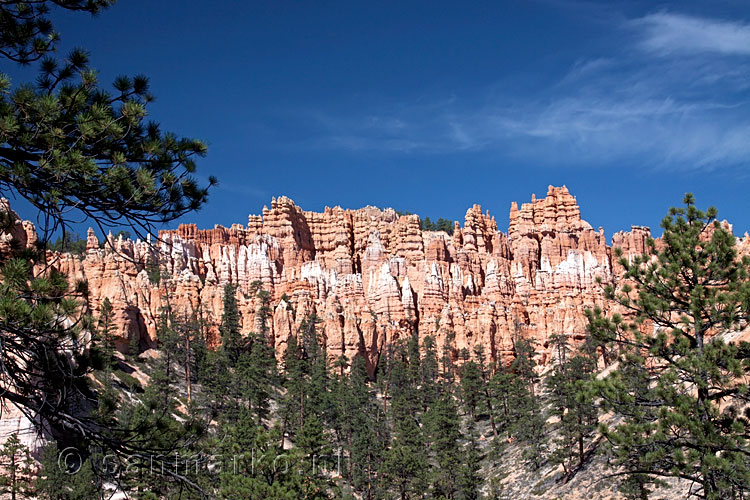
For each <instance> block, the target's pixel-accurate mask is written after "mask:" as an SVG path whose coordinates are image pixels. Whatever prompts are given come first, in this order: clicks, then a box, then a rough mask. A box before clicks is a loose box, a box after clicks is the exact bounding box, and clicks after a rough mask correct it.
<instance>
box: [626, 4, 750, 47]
mask: <svg viewBox="0 0 750 500" xmlns="http://www.w3.org/2000/svg"><path fill="white" fill-rule="evenodd" d="M628 24H629V25H630V26H631V27H632V28H634V29H635V30H636V31H637V32H638V33H639V36H641V37H642V39H641V41H640V46H641V47H642V48H643V49H645V50H647V51H649V52H654V53H657V54H660V55H669V54H673V53H720V54H735V55H750V24H746V23H741V22H736V21H724V20H719V19H708V18H701V17H692V16H686V15H682V14H675V13H669V12H658V13H654V14H649V15H647V16H644V17H641V18H639V19H635V20H632V21H629V22H628Z"/></svg>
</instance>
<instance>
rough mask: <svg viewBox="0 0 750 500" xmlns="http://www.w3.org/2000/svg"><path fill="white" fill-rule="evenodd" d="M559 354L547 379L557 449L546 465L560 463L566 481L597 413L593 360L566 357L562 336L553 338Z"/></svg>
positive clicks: (582, 454)
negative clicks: (556, 430)
mask: <svg viewBox="0 0 750 500" xmlns="http://www.w3.org/2000/svg"><path fill="white" fill-rule="evenodd" d="M552 342H553V343H555V344H556V347H557V350H558V352H559V353H560V355H559V359H558V364H557V365H556V366H555V370H554V372H553V374H552V375H551V376H550V377H549V378H548V379H547V387H548V388H549V391H550V406H551V411H550V413H551V414H552V415H554V416H556V417H558V418H559V420H560V423H559V425H558V433H557V434H558V437H557V439H556V443H555V444H556V445H557V448H556V449H555V451H554V452H553V453H552V455H551V456H550V462H552V463H554V464H562V466H563V470H564V471H565V478H566V480H569V479H570V477H571V476H572V474H573V472H574V470H573V467H574V465H575V466H577V467H578V468H580V467H582V466H583V463H584V460H585V458H586V454H585V447H586V441H587V440H588V438H589V437H590V435H591V434H592V433H593V431H594V429H596V424H597V421H598V417H599V413H598V408H597V406H596V404H595V401H594V399H595V398H594V391H593V389H592V384H593V382H594V371H595V369H596V360H595V359H592V358H591V357H589V356H586V355H582V354H576V355H575V356H570V355H568V354H567V351H568V345H567V339H566V338H565V336H563V335H560V336H553V338H552Z"/></svg>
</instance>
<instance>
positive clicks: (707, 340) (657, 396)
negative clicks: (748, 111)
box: [587, 194, 750, 499]
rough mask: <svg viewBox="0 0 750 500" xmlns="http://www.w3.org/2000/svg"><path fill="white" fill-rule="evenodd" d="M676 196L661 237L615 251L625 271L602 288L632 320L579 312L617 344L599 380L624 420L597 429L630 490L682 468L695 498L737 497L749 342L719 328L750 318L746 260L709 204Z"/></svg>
mask: <svg viewBox="0 0 750 500" xmlns="http://www.w3.org/2000/svg"><path fill="white" fill-rule="evenodd" d="M684 203H685V207H684V208H672V209H670V211H669V213H668V215H667V216H666V217H665V218H664V220H663V221H662V227H663V228H664V235H663V237H662V245H661V246H659V247H657V245H656V244H655V242H654V241H653V240H651V241H649V242H648V250H649V253H648V254H646V255H643V256H640V257H635V258H631V259H630V261H628V259H625V258H621V259H620V263H621V265H622V266H623V267H624V269H625V276H626V278H627V280H628V281H627V282H626V283H625V284H623V285H622V286H621V287H620V288H619V289H617V290H616V289H614V288H613V287H611V286H608V287H607V288H606V294H607V296H608V297H609V298H610V299H611V300H613V301H615V302H617V303H618V304H620V305H621V306H622V307H624V308H625V309H626V310H627V311H629V314H630V316H629V318H628V319H627V320H625V319H624V318H623V317H621V316H619V315H613V316H612V317H606V316H605V315H604V313H603V312H602V311H601V310H600V309H594V310H591V311H588V313H587V314H588V316H589V324H590V327H589V328H590V330H591V332H592V333H593V334H594V335H595V336H596V337H597V338H598V339H600V341H602V342H604V343H608V344H610V347H611V350H614V349H615V348H616V349H617V352H618V354H619V359H618V361H619V362H620V365H619V368H618V369H617V370H614V371H613V372H612V374H610V375H609V376H608V377H606V379H604V380H603V381H602V382H601V383H600V384H599V390H600V392H601V395H602V397H603V401H604V403H605V404H606V406H607V408H609V409H611V410H613V411H615V412H617V413H618V414H619V415H621V416H622V419H623V420H622V423H619V424H616V425H612V426H602V432H603V434H604V436H605V438H606V439H607V441H608V442H609V444H610V445H611V447H612V449H613V451H614V454H615V457H616V460H617V463H619V464H621V465H622V466H624V467H625V468H626V470H627V471H629V472H630V477H629V480H628V481H627V482H626V483H625V484H624V488H625V489H626V490H627V491H628V494H629V495H631V496H632V497H637V496H638V495H643V494H644V492H645V491H646V490H647V485H648V484H649V483H651V482H654V481H655V480H656V479H658V478H659V477H680V478H683V479H687V480H689V481H692V482H693V483H694V486H693V488H692V494H693V495H695V496H699V497H701V498H710V499H716V498H741V497H744V496H746V495H747V492H748V491H749V490H750V459H749V458H748V451H747V450H748V429H750V425H749V423H748V415H747V412H744V411H743V408H744V407H746V405H747V404H748V389H747V383H746V377H747V374H748V371H750V361H749V359H750V356H749V355H748V353H749V352H750V349H749V346H748V345H747V344H746V343H740V344H739V345H738V344H727V343H725V341H724V339H723V338H722V335H721V334H722V333H723V332H726V331H728V330H731V329H735V328H737V327H738V326H741V325H743V324H745V323H744V322H745V321H746V318H747V317H748V311H750V280H749V274H748V273H749V269H750V262H749V261H748V259H747V258H744V257H743V258H740V257H738V255H737V250H736V249H735V238H734V237H733V236H732V235H731V234H730V233H729V232H728V231H726V230H725V229H724V228H723V227H722V226H721V224H719V223H718V221H716V210H715V209H714V208H709V209H708V210H707V211H705V212H703V211H701V210H699V209H697V208H696V207H695V202H694V199H693V197H692V195H690V194H688V195H686V196H685V199H684ZM617 253H618V255H621V253H620V252H617Z"/></svg>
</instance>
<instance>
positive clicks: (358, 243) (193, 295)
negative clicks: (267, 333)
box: [0, 186, 750, 369]
mask: <svg viewBox="0 0 750 500" xmlns="http://www.w3.org/2000/svg"><path fill="white" fill-rule="evenodd" d="M1 210H4V211H6V212H7V213H10V212H9V211H10V207H9V206H8V203H7V201H0V211H1ZM14 221H15V222H14V225H13V227H12V237H14V238H16V239H17V240H19V241H22V242H24V244H29V241H33V239H34V238H35V235H34V233H33V228H31V231H29V226H28V225H24V223H23V222H21V221H20V220H19V219H18V218H17V216H15V218H14ZM649 237H650V232H649V230H648V228H643V227H638V226H634V227H633V229H632V231H630V232H628V233H622V232H621V233H617V234H615V235H614V236H613V238H612V245H613V246H614V247H619V248H621V249H622V251H623V255H624V256H626V257H628V256H633V255H636V254H640V253H642V252H643V251H645V249H646V241H647V239H648V238H649ZM3 238H4V239H3V240H2V241H0V245H2V244H3V242H6V243H5V244H6V245H7V241H9V240H10V236H7V235H3ZM748 240H750V239H749V238H745V239H743V240H740V248H741V249H743V248H746V249H748V250H747V252H748V253H750V243H748ZM109 243H110V244H111V245H112V248H110V247H109V246H106V247H105V248H104V249H100V248H99V241H98V239H97V237H96V235H95V234H94V232H93V231H91V230H90V231H89V232H88V235H87V253H86V255H85V258H83V259H80V258H78V257H73V256H69V255H58V257H57V258H56V260H55V261H54V262H55V264H54V265H55V266H56V267H57V268H59V269H60V270H61V271H63V272H65V273H67V274H69V275H70V276H71V278H72V279H71V282H72V281H74V280H75V279H86V280H88V283H89V289H90V290H91V304H90V306H91V308H92V309H93V310H94V312H96V311H98V307H99V303H100V301H101V300H102V299H103V298H104V297H109V299H110V301H111V302H112V304H113V306H114V309H115V315H116V323H117V325H118V328H119V330H120V334H119V339H120V340H119V343H120V344H121V345H124V343H125V342H127V341H128V339H130V338H132V336H133V335H137V336H138V337H139V339H140V340H141V342H142V344H143V345H144V346H153V345H155V344H156V342H158V339H157V338H156V325H157V322H158V315H159V311H160V309H161V308H162V307H163V306H164V305H166V304H167V298H168V296H169V304H170V306H171V307H173V308H175V309H176V310H177V311H178V312H179V313H180V314H183V315H185V316H191V315H194V316H200V317H202V318H203V319H204V320H205V321H206V322H207V323H208V325H209V333H210V336H211V338H210V339H209V341H210V342H213V343H214V344H215V343H216V342H218V337H217V332H218V330H217V325H218V324H219V322H220V319H221V315H222V294H223V288H224V285H226V284H228V283H232V284H236V285H238V292H237V293H238V295H237V297H238V302H239V309H240V312H241V315H242V329H243V333H249V332H250V331H253V330H254V329H255V328H256V327H257V318H256V317H255V316H256V312H257V309H258V304H257V303H256V302H257V301H256V300H255V299H254V298H253V297H251V296H249V294H250V290H251V288H252V284H253V283H254V282H257V281H259V282H261V283H262V285H263V288H264V289H266V290H268V291H269V292H270V293H271V296H272V301H273V303H272V306H273V317H272V319H271V321H270V322H269V325H270V328H271V335H272V338H271V340H272V342H273V345H274V346H275V348H276V350H277V353H278V354H279V355H282V354H283V352H284V351H285V349H286V343H287V342H288V339H289V337H290V336H291V335H296V332H297V328H298V327H299V325H300V323H301V322H302V320H303V319H304V317H305V316H306V315H309V314H312V313H315V314H317V315H318V316H319V317H320V318H321V319H322V321H323V325H322V326H323V333H322V338H323V339H324V340H325V342H326V344H327V350H328V354H329V356H330V357H331V359H336V358H338V357H339V356H341V355H344V356H346V357H347V358H348V359H349V360H351V359H352V358H353V357H354V356H362V357H363V358H364V359H365V361H366V363H367V366H368V367H369V368H370V369H373V368H374V366H375V365H376V364H377V359H378V356H379V355H380V353H381V352H382V349H383V347H384V345H386V344H388V343H390V342H393V341H394V340H396V339H398V338H402V337H404V336H406V335H409V334H410V332H411V330H412V328H416V329H417V331H418V332H419V335H420V336H421V337H424V336H426V335H433V336H435V337H436V341H437V344H438V346H439V347H440V346H442V345H443V344H445V343H446V342H447V339H449V338H451V339H453V340H452V341H451V342H452V344H451V345H450V346H449V347H450V349H451V350H452V352H454V353H455V355H456V356H457V355H458V353H459V352H461V350H463V349H467V350H468V351H469V352H470V353H473V351H474V349H475V347H476V346H477V345H481V346H483V349H484V352H485V355H486V356H487V357H488V358H489V359H490V360H500V361H502V362H509V361H510V360H511V359H512V353H513V340H514V339H515V338H517V337H518V336H526V337H531V338H534V339H535V340H536V341H537V343H538V345H539V349H540V359H539V360H540V362H542V363H544V362H546V360H547V359H549V352H548V348H549V346H548V340H549V338H550V337H551V336H552V335H553V334H565V335H568V336H570V338H571V339H572V340H573V341H574V342H576V341H579V340H581V339H582V338H583V336H584V333H585V329H586V320H585V316H584V310H585V308H586V307H592V306H595V305H602V304H603V303H604V298H603V289H602V285H600V284H599V281H600V280H601V281H602V282H605V283H610V282H613V281H616V280H617V279H618V276H619V273H620V272H621V268H620V267H619V265H618V264H617V263H616V262H614V259H613V252H612V247H610V246H608V245H607V243H606V241H605V236H604V232H603V230H602V229H598V230H594V229H593V228H592V227H591V225H590V224H588V223H587V222H586V221H584V220H583V219H582V218H581V211H580V208H579V206H578V204H577V201H576V199H575V197H573V196H572V195H571V194H570V193H569V191H568V189H567V188H566V187H565V186H563V187H553V186H550V187H549V189H548V191H547V196H546V197H545V198H540V199H537V198H536V197H535V196H532V199H531V202H530V203H523V204H522V205H521V206H520V208H519V206H518V205H517V204H516V203H513V204H512V205H511V210H510V219H509V229H508V234H507V235H506V234H504V233H502V232H500V231H498V227H497V223H496V221H495V218H494V217H492V216H490V214H489V212H486V211H483V210H482V208H481V207H480V206H479V205H474V206H473V207H471V208H469V209H468V210H467V212H466V216H465V219H464V223H463V225H460V224H459V223H458V222H456V224H455V230H454V234H453V235H452V236H449V235H448V234H446V233H444V232H430V231H425V232H423V231H421V229H420V222H419V217H418V216H416V215H405V216H398V215H397V214H396V212H395V211H393V210H392V209H385V210H380V209H378V208H375V207H370V206H368V207H365V208H361V209H359V210H348V209H343V208H341V207H334V208H329V207H326V208H325V210H324V211H323V212H321V213H316V212H307V211H303V210H302V209H301V208H299V207H297V206H296V205H295V204H294V202H293V201H292V200H290V199H289V198H287V197H284V196H281V197H279V198H274V199H273V200H272V202H271V207H270V208H267V207H264V209H263V211H262V215H250V216H249V217H248V224H247V226H246V227H245V226H241V225H238V224H235V225H233V226H232V227H230V228H225V227H221V226H216V227H214V228H213V229H206V230H200V229H198V228H197V227H196V226H195V225H193V224H183V225H180V226H179V227H178V228H177V229H175V230H167V231H160V232H159V235H158V240H157V241H156V242H153V244H152V243H150V242H149V241H146V242H142V241H137V242H133V241H129V240H123V239H121V238H118V239H117V240H116V241H115V240H113V239H112V237H111V236H110V237H109ZM113 248H114V250H116V251H113ZM148 262H151V264H150V265H153V264H154V263H156V264H158V265H159V268H160V269H161V270H162V280H161V282H160V283H159V284H157V283H152V282H151V281H150V280H149V277H148V272H147V270H146V265H147V263H148Z"/></svg>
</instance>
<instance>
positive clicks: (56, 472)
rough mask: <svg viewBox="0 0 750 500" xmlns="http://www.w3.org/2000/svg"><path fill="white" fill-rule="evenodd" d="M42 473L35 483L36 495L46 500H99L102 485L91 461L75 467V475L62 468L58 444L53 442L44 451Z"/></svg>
mask: <svg viewBox="0 0 750 500" xmlns="http://www.w3.org/2000/svg"><path fill="white" fill-rule="evenodd" d="M39 465H40V471H39V475H38V477H37V479H36V482H35V483H34V487H35V488H36V494H37V496H38V497H39V498H40V499H44V500H89V499H92V498H99V497H100V494H99V492H100V491H101V490H100V485H99V484H98V483H97V480H96V476H95V475H94V471H93V469H92V467H91V461H90V460H88V459H87V460H85V461H84V462H83V463H82V464H70V465H72V466H75V468H76V472H75V474H71V473H70V472H71V471H67V470H65V469H64V467H61V463H60V451H59V449H58V447H57V443H55V442H54V441H52V442H51V443H49V444H48V445H47V446H45V447H44V449H43V450H42V455H41V458H40V464H39Z"/></svg>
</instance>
